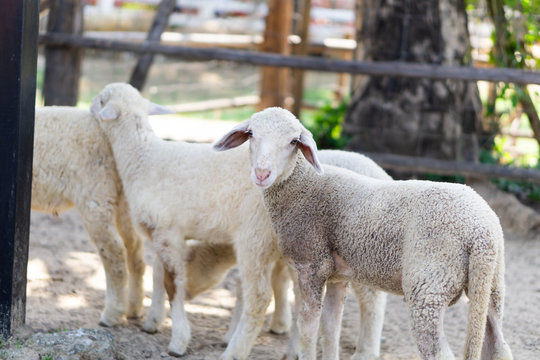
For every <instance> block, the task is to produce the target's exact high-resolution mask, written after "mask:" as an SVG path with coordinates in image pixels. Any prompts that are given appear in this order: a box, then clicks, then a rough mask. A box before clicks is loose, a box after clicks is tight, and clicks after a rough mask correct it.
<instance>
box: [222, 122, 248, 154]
mask: <svg viewBox="0 0 540 360" xmlns="http://www.w3.org/2000/svg"><path fill="white" fill-rule="evenodd" d="M248 127H249V119H248V120H244V121H242V122H241V123H240V124H238V125H236V126H235V127H233V128H232V129H231V131H229V132H228V133H226V134H225V135H223V137H222V138H221V139H219V140H218V141H216V142H215V143H214V146H213V148H214V150H216V151H225V150H229V149H232V148H235V147H237V146H240V145H242V144H243V143H244V142H246V140H247V139H249V132H248Z"/></svg>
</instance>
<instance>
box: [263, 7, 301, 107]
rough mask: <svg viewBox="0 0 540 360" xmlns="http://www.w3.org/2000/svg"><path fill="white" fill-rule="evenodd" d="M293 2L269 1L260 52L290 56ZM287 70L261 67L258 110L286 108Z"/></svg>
mask: <svg viewBox="0 0 540 360" xmlns="http://www.w3.org/2000/svg"><path fill="white" fill-rule="evenodd" d="M292 13H293V2H292V1H290V0H269V1H268V15H267V17H266V28H265V30H264V42H263V44H262V48H261V51H263V52H273V53H279V54H282V55H289V54H290V46H289V35H290V33H291V28H292ZM288 78H289V70H288V69H279V68H276V67H268V66H263V67H261V103H260V104H259V108H260V109H264V108H267V107H270V106H281V107H284V108H286V107H287V105H289V104H287V101H286V100H287V97H288V88H289V84H288Z"/></svg>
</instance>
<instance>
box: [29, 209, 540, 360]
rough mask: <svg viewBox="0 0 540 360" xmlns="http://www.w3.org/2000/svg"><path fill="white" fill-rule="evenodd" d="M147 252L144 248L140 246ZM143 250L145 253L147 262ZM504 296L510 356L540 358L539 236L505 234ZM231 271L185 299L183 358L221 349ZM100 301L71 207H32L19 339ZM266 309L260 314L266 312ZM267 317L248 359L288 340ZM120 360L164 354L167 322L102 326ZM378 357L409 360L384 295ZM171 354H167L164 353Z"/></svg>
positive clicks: (92, 320) (72, 320) (93, 264)
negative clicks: (147, 326) (146, 328)
mask: <svg viewBox="0 0 540 360" xmlns="http://www.w3.org/2000/svg"><path fill="white" fill-rule="evenodd" d="M147 250H148V249H147ZM151 255H152V254H151V252H150V251H149V250H148V251H146V260H147V263H148V264H150V263H151V262H150V261H151ZM506 263H507V274H506V283H507V294H506V295H507V296H506V309H505V324H504V333H505V336H506V340H507V342H508V343H509V344H510V346H511V348H512V350H513V353H514V358H515V359H519V360H527V359H530V360H533V359H540V306H539V305H540V276H539V275H540V272H539V270H540V239H527V238H524V237H522V236H518V235H515V234H511V233H506ZM151 275H152V269H151V267H150V266H148V267H147V271H146V275H145V292H146V298H145V305H146V306H148V305H149V302H150V295H151V278H152V277H151ZM233 283H234V281H233V279H232V276H228V277H227V279H226V280H225V281H224V282H223V283H222V284H221V285H219V286H218V287H216V288H214V289H212V290H210V291H208V292H206V293H204V294H202V295H201V296H199V297H197V298H196V299H194V300H192V301H191V302H188V303H187V305H186V309H187V312H188V317H189V320H190V322H191V328H192V341H191V343H190V346H189V350H188V354H187V355H186V356H184V357H183V359H186V360H202V359H217V358H218V357H219V354H220V353H221V352H222V351H223V350H224V345H223V343H222V337H223V336H224V335H225V332H226V329H227V327H228V324H229V320H230V316H231V311H232V307H233V306H234V289H233V286H232V284H233ZM104 299H105V277H104V273H103V268H102V266H101V262H100V260H99V258H98V256H97V254H96V252H95V251H94V248H93V245H92V243H91V242H90V240H89V237H88V235H87V234H86V232H85V231H84V229H83V227H82V225H81V221H80V217H79V215H78V213H77V212H76V211H74V210H72V211H69V212H66V213H62V214H60V215H59V216H58V217H54V216H52V215H46V214H40V213H36V212H32V218H31V228H30V257H29V268H28V302H27V318H26V322H27V326H26V331H25V333H26V336H28V334H31V333H33V332H38V331H41V332H51V331H58V330H66V329H67V330H71V329H77V328H80V327H85V328H99V326H98V324H97V323H98V320H99V315H100V311H101V309H102V308H103V304H104ZM270 311H271V307H270V309H269V311H268V313H269V314H270ZM466 313H467V304H466V303H465V300H463V299H462V300H460V301H459V302H458V303H457V304H456V305H455V306H453V307H452V308H450V309H449V310H448V311H447V314H446V318H445V331H446V334H447V337H448V338H449V341H450V344H451V346H452V349H453V351H454V353H455V354H456V355H457V356H458V357H459V356H460V354H461V353H462V349H463V346H464V337H465V330H466V315H467V314H466ZM269 317H270V316H269V315H267V321H266V324H265V327H264V328H263V331H262V332H261V334H260V335H259V337H258V338H257V342H256V344H255V346H254V347H253V350H252V352H251V355H250V359H279V358H280V357H281V355H282V354H283V353H284V352H285V349H286V347H287V343H288V336H287V335H274V334H271V333H269V331H268V322H269ZM356 326H357V307H356V304H355V300H354V297H353V296H349V297H348V300H347V304H346V308H345V314H344V322H343V331H342V337H341V355H342V356H341V357H342V358H344V359H346V358H348V357H349V356H350V355H351V354H352V353H353V352H354V338H355V334H356V330H355V329H356ZM108 330H109V331H110V332H111V333H112V334H113V335H114V337H115V340H116V343H117V347H118V349H119V352H120V353H121V354H122V355H123V356H124V358H125V359H167V358H170V357H169V356H168V355H167V354H166V349H167V344H168V341H169V338H170V332H171V323H170V319H167V321H166V323H165V324H164V326H163V329H162V331H161V332H160V333H158V334H155V335H149V334H146V333H144V332H142V331H141V330H140V323H139V321H130V322H129V323H127V324H126V325H125V326H118V327H114V328H109V329H108ZM383 337H384V339H383V343H382V346H381V350H382V359H417V358H418V356H417V354H416V349H415V345H414V342H413V340H412V338H411V335H410V331H409V325H408V320H407V314H406V310H405V307H404V304H403V302H402V299H401V298H399V297H396V296H390V297H389V301H388V305H387V309H386V318H385V322H384V329H383ZM171 359H172V358H171Z"/></svg>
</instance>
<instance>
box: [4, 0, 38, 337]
mask: <svg viewBox="0 0 540 360" xmlns="http://www.w3.org/2000/svg"><path fill="white" fill-rule="evenodd" d="M38 19H39V2H38V0H24V1H21V0H4V1H2V11H0V49H1V53H0V247H1V248H2V251H0V335H1V336H2V338H4V339H5V338H6V337H8V336H9V335H10V334H11V332H12V330H14V329H15V328H16V327H17V326H19V325H21V324H23V323H24V320H25V314H26V311H25V307H26V265H27V262H28V235H29V229H30V194H31V182H32V151H33V137H34V107H35V93H36V64H37V34H38Z"/></svg>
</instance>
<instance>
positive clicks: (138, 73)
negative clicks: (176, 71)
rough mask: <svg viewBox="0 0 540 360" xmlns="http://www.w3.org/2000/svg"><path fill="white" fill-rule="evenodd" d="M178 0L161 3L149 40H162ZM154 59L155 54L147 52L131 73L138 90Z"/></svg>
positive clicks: (142, 84)
mask: <svg viewBox="0 0 540 360" xmlns="http://www.w3.org/2000/svg"><path fill="white" fill-rule="evenodd" d="M175 4H176V0H162V1H161V3H160V4H159V8H158V10H157V13H156V17H155V18H154V22H153V24H152V27H151V28H150V31H149V32H148V37H147V38H146V40H147V41H151V42H152V41H158V42H159V41H160V40H161V34H162V33H163V31H164V30H165V28H166V27H167V24H168V23H169V17H170V15H171V13H172V12H173V10H174V6H175ZM153 59H154V54H152V53H147V54H144V55H142V56H140V57H139V60H138V61H137V65H135V68H134V69H133V72H132V73H131V78H130V79H129V83H130V84H131V85H133V86H134V87H136V88H137V89H138V90H142V88H143V87H144V83H145V82H146V77H147V75H148V70H150V65H152V60H153Z"/></svg>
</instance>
